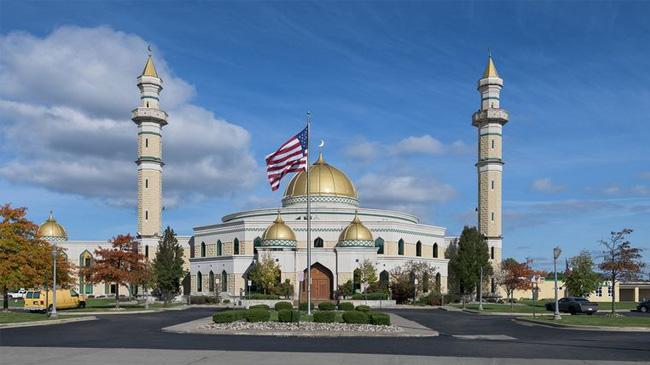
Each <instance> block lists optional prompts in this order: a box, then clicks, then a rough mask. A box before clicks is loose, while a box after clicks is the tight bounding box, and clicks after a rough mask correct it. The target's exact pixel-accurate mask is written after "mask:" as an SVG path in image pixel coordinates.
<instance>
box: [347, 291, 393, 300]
mask: <svg viewBox="0 0 650 365" xmlns="http://www.w3.org/2000/svg"><path fill="white" fill-rule="evenodd" d="M352 299H354V300H366V299H367V300H385V299H388V293H385V292H381V291H379V292H374V293H366V294H361V293H357V294H353V295H352Z"/></svg>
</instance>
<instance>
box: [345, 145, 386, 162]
mask: <svg viewBox="0 0 650 365" xmlns="http://www.w3.org/2000/svg"><path fill="white" fill-rule="evenodd" d="M380 152H381V148H380V145H379V143H376V142H366V141H362V142H358V143H352V144H350V145H349V146H348V147H347V148H346V149H345V151H344V154H345V155H346V156H347V157H351V158H354V159H357V160H360V161H362V162H371V161H373V160H374V159H375V158H377V157H378V156H379V154H380Z"/></svg>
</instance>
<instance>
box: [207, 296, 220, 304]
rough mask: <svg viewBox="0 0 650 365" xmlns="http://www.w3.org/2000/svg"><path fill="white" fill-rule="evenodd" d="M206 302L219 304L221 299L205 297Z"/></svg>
mask: <svg viewBox="0 0 650 365" xmlns="http://www.w3.org/2000/svg"><path fill="white" fill-rule="evenodd" d="M205 301H206V303H208V304H219V298H217V297H205Z"/></svg>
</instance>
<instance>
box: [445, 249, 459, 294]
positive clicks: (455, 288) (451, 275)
mask: <svg viewBox="0 0 650 365" xmlns="http://www.w3.org/2000/svg"><path fill="white" fill-rule="evenodd" d="M445 258H446V259H447V260H449V263H448V264H447V293H449V294H454V295H460V278H459V277H458V274H457V273H458V272H459V268H458V263H459V262H458V239H453V240H452V241H451V242H450V243H449V246H447V249H446V250H445Z"/></svg>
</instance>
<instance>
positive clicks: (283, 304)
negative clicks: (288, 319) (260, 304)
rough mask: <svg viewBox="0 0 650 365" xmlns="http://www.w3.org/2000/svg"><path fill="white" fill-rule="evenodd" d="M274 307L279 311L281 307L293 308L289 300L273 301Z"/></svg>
mask: <svg viewBox="0 0 650 365" xmlns="http://www.w3.org/2000/svg"><path fill="white" fill-rule="evenodd" d="M274 308H275V310H276V311H281V310H283V309H288V310H292V309H293V304H291V303H289V302H277V303H275V306H274Z"/></svg>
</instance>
